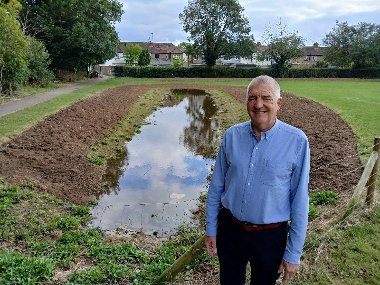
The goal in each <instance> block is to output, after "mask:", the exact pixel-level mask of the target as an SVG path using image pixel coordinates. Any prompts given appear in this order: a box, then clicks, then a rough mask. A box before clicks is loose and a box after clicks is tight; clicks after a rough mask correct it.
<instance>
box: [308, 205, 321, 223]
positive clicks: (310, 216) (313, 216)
mask: <svg viewBox="0 0 380 285" xmlns="http://www.w3.org/2000/svg"><path fill="white" fill-rule="evenodd" d="M318 216H319V212H318V210H317V207H316V206H315V205H314V204H312V203H309V214H308V220H309V222H310V221H312V220H315V219H316V218H317V217H318Z"/></svg>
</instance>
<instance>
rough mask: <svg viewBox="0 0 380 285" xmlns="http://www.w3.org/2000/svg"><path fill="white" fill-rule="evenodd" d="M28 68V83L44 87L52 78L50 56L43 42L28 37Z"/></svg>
mask: <svg viewBox="0 0 380 285" xmlns="http://www.w3.org/2000/svg"><path fill="white" fill-rule="evenodd" d="M28 40H29V52H28V68H29V71H30V75H29V83H31V84H34V85H38V86H46V85H47V84H48V83H49V82H51V80H52V79H53V78H54V75H53V72H52V71H51V70H50V69H49V65H50V62H51V61H50V55H49V53H48V52H47V50H46V47H45V45H44V43H43V42H41V41H39V40H36V39H35V38H33V37H28Z"/></svg>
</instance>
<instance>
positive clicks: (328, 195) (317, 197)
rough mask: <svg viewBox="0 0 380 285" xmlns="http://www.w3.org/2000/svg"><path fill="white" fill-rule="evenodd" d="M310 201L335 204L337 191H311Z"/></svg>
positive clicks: (320, 203) (315, 203)
mask: <svg viewBox="0 0 380 285" xmlns="http://www.w3.org/2000/svg"><path fill="white" fill-rule="evenodd" d="M309 196H310V203H311V204H313V205H315V206H316V205H335V204H336V203H337V202H338V200H339V196H338V193H336V192H334V191H330V190H327V191H322V192H312V193H310V195H309Z"/></svg>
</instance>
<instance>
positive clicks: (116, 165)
mask: <svg viewBox="0 0 380 285" xmlns="http://www.w3.org/2000/svg"><path fill="white" fill-rule="evenodd" d="M127 157H128V151H127V149H126V147H124V148H123V151H122V152H120V153H119V154H118V157H117V158H116V159H109V160H108V161H107V169H106V172H105V173H104V175H103V181H104V182H106V183H107V186H108V189H115V190H118V188H119V178H120V177H121V176H122V175H123V174H124V165H128V158H127ZM107 194H110V193H107Z"/></svg>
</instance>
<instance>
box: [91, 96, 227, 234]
mask: <svg viewBox="0 0 380 285" xmlns="http://www.w3.org/2000/svg"><path fill="white" fill-rule="evenodd" d="M197 94H198V95H197ZM197 94H194V92H190V91H189V90H187V91H179V90H175V91H173V93H172V96H171V100H170V102H168V105H169V106H167V107H162V108H160V109H158V110H156V111H155V112H154V113H153V114H151V115H150V116H149V117H148V118H146V122H147V124H145V125H143V126H142V127H141V129H140V133H138V134H136V135H135V136H134V137H133V138H132V140H131V141H130V142H128V143H126V144H125V146H124V148H125V151H124V153H123V154H122V156H121V157H120V159H118V160H113V161H111V162H110V163H109V167H108V169H107V172H106V174H105V175H104V177H103V179H104V181H106V182H107V183H108V185H111V187H110V188H109V192H108V194H106V195H103V196H101V197H100V198H99V203H98V205H97V206H95V207H94V208H93V210H92V214H93V216H94V220H93V221H92V223H91V225H92V226H94V227H98V228H100V229H101V230H103V231H110V230H114V229H116V228H122V229H123V230H124V229H125V230H127V231H139V232H143V233H145V234H149V235H152V234H154V235H157V236H166V237H167V236H170V235H173V234H175V233H176V231H177V229H178V227H179V226H180V225H181V224H183V223H190V222H191V221H192V219H191V218H192V214H191V211H192V210H195V209H196V208H197V204H198V197H199V195H200V194H201V192H202V191H206V177H207V175H208V174H209V173H210V168H211V165H212V164H213V163H214V160H213V155H214V154H215V153H214V152H215V150H214V147H215V146H217V145H219V142H220V137H219V135H218V132H217V131H216V130H217V129H218V123H217V121H216V112H217V109H216V106H215V104H214V102H213V100H212V99H211V97H210V96H208V95H207V94H205V93H204V92H203V93H200V91H198V92H197Z"/></svg>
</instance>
